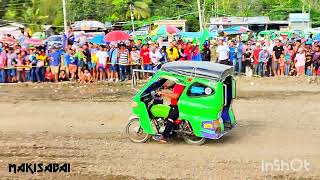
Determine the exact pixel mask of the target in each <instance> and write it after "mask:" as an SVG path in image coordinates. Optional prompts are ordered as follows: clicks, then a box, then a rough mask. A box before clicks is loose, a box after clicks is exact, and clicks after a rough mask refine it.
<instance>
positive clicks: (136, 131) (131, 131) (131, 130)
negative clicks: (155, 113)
mask: <svg viewBox="0 0 320 180" xmlns="http://www.w3.org/2000/svg"><path fill="white" fill-rule="evenodd" d="M126 135H127V137H128V138H129V139H130V141H132V142H134V143H144V142H146V141H147V140H148V139H149V138H150V135H149V134H146V133H144V131H143V129H142V127H141V125H140V121H139V118H133V119H131V120H130V121H129V123H128V124H127V126H126Z"/></svg>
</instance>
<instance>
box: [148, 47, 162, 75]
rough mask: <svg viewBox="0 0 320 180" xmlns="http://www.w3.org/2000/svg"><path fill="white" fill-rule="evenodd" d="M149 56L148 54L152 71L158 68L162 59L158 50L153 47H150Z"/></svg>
mask: <svg viewBox="0 0 320 180" xmlns="http://www.w3.org/2000/svg"><path fill="white" fill-rule="evenodd" d="M149 54H150V59H151V63H152V69H153V70H154V69H155V68H156V67H157V66H158V64H159V62H160V59H161V58H162V55H161V53H160V52H159V50H158V49H157V48H156V47H154V46H153V47H151V50H150V53H149Z"/></svg>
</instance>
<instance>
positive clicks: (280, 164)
mask: <svg viewBox="0 0 320 180" xmlns="http://www.w3.org/2000/svg"><path fill="white" fill-rule="evenodd" d="M309 168H310V162H309V161H307V160H301V159H293V160H291V161H284V160H279V159H275V160H273V161H270V162H266V161H262V162H261V170H262V171H263V172H268V171H309V170H310V169H309Z"/></svg>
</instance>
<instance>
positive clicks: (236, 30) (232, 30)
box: [223, 26, 251, 34]
mask: <svg viewBox="0 0 320 180" xmlns="http://www.w3.org/2000/svg"><path fill="white" fill-rule="evenodd" d="M248 31H251V30H250V29H248V28H246V27H243V26H235V27H231V28H227V29H224V30H223V32H225V33H227V34H242V33H246V32H248Z"/></svg>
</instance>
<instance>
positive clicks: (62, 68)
mask: <svg viewBox="0 0 320 180" xmlns="http://www.w3.org/2000/svg"><path fill="white" fill-rule="evenodd" d="M171 61H212V62H217V63H221V64H226V65H230V66H234V68H235V70H236V72H237V74H239V75H241V74H245V75H246V76H259V77H264V76H303V75H307V76H316V75H319V70H320V68H319V66H320V43H319V42H314V41H312V40H309V39H298V38H296V39H281V38H279V39H275V40H263V41H254V40H249V41H246V42H244V41H241V38H240V36H237V37H234V38H230V39H228V38H222V39H220V38H216V39H212V40H210V41H206V42H205V43H204V44H202V45H201V47H200V46H199V45H198V44H197V43H192V42H184V41H183V40H182V39H181V38H177V39H176V40H173V41H171V42H169V43H167V45H166V46H162V43H159V42H148V43H144V44H143V43H142V40H141V39H139V40H137V41H134V40H128V41H124V42H111V43H110V44H106V45H97V44H92V43H90V42H88V41H84V40H81V42H72V41H70V40H68V43H66V45H65V47H64V48H59V47H56V46H52V47H50V49H47V48H46V46H36V47H30V46H29V47H23V46H21V45H19V44H16V43H15V44H10V43H5V42H0V83H15V82H59V81H78V82H80V83H89V82H96V81H110V82H118V81H126V80H129V79H130V78H131V77H132V73H133V69H143V70H149V71H154V70H157V69H158V68H159V67H160V66H159V65H161V64H162V63H165V62H171ZM135 76H136V78H137V79H138V80H139V79H147V78H149V77H148V76H149V74H148V73H138V72H136V74H135Z"/></svg>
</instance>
